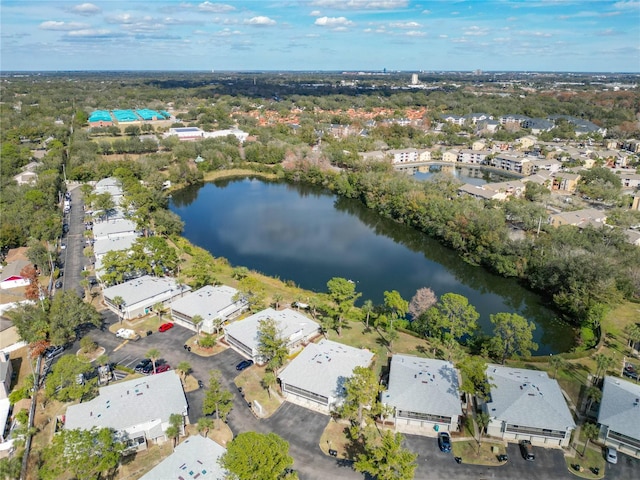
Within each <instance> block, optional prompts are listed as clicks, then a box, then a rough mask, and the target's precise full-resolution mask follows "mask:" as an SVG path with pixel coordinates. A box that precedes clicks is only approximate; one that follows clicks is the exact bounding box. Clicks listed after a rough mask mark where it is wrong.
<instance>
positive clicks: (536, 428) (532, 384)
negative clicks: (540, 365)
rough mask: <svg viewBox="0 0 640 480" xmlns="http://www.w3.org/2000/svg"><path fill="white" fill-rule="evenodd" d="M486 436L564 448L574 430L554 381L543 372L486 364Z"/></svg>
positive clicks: (573, 423)
mask: <svg viewBox="0 0 640 480" xmlns="http://www.w3.org/2000/svg"><path fill="white" fill-rule="evenodd" d="M487 378H488V380H489V384H490V385H491V394H490V398H489V400H488V401H487V402H486V403H485V404H484V405H483V408H484V410H485V412H486V413H487V414H489V416H490V421H489V426H488V427H487V433H488V435H490V436H493V437H499V438H501V439H503V440H507V441H520V440H529V441H530V442H531V443H533V444H540V445H548V446H561V447H567V446H568V445H569V440H570V439H571V432H572V431H573V429H574V428H575V427H576V424H575V422H574V421H573V417H572V416H571V411H570V410H569V407H568V406H567V403H566V401H565V399H564V397H563V395H562V391H561V390H560V386H559V385H558V382H557V381H556V380H553V379H551V378H549V376H548V375H547V373H546V372H542V371H538V370H527V369H524V368H511V367H504V366H502V365H489V366H488V368H487Z"/></svg>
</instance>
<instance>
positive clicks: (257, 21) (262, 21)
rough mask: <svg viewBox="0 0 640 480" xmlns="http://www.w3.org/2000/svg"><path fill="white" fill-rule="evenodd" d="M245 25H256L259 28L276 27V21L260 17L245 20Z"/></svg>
mask: <svg viewBox="0 0 640 480" xmlns="http://www.w3.org/2000/svg"><path fill="white" fill-rule="evenodd" d="M244 23H245V24H247V25H255V26H258V27H265V26H271V25H275V24H276V21H275V20H272V19H271V18H269V17H263V16H259V17H253V18H250V19H249V20H245V22H244Z"/></svg>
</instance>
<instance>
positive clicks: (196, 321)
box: [191, 313, 217, 334]
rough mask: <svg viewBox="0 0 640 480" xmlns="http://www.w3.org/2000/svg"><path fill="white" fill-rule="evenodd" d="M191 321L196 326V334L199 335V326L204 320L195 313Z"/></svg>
mask: <svg viewBox="0 0 640 480" xmlns="http://www.w3.org/2000/svg"><path fill="white" fill-rule="evenodd" d="M191 321H192V322H193V324H194V325H195V326H196V329H197V330H198V334H200V325H202V322H203V321H204V318H202V315H198V314H197V313H196V314H195V315H194V316H193V317H191ZM216 330H217V328H216ZM216 333H217V332H216Z"/></svg>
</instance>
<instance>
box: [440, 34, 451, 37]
mask: <svg viewBox="0 0 640 480" xmlns="http://www.w3.org/2000/svg"><path fill="white" fill-rule="evenodd" d="M438 38H449V35H444V34H443V35H438Z"/></svg>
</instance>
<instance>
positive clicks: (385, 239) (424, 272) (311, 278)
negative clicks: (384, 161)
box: [170, 178, 573, 355]
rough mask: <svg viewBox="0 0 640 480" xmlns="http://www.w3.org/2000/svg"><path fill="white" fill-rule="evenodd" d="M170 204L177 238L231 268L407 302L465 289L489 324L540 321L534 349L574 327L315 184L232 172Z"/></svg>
mask: <svg viewBox="0 0 640 480" xmlns="http://www.w3.org/2000/svg"><path fill="white" fill-rule="evenodd" d="M170 208H171V210H172V211H173V212H175V213H176V214H178V215H179V216H180V217H181V218H182V220H183V221H184V222H185V228H184V236H185V237H186V238H188V239H189V240H190V241H191V242H193V243H194V244H196V245H199V246H201V247H203V248H205V249H207V250H208V251H209V252H211V254H212V255H214V256H216V257H225V258H227V259H228V260H229V261H230V262H231V264H232V265H235V266H240V265H243V266H246V267H248V268H250V269H252V270H257V271H260V272H262V273H265V274H267V275H270V276H274V277H279V278H280V279H282V280H293V281H294V282H295V283H296V284H297V285H299V286H300V287H302V288H305V289H308V290H313V291H317V292H326V284H327V281H328V280H329V279H331V278H332V277H344V278H348V279H351V280H353V281H355V282H356V283H357V290H358V291H359V292H362V297H361V301H362V300H364V299H371V300H372V301H373V302H374V303H382V302H383V293H384V291H385V290H398V291H399V292H400V293H401V294H402V296H403V297H404V298H405V299H407V300H409V299H411V297H412V296H413V295H414V294H415V292H416V290H417V289H419V288H421V287H429V288H431V289H432V290H433V291H434V292H435V293H436V295H438V296H440V295H443V294H445V293H448V292H455V293H458V294H460V295H464V296H465V297H467V298H468V299H469V302H470V303H471V304H473V305H474V306H475V307H476V309H477V310H478V312H479V313H480V320H479V323H480V324H481V326H482V328H483V330H484V331H485V332H490V331H491V323H490V321H489V315H490V314H492V313H498V312H517V313H519V314H521V315H523V316H524V317H526V318H528V319H529V320H531V321H533V322H535V323H536V325H537V329H536V331H535V334H534V335H535V341H536V342H537V343H538V344H539V346H540V348H539V349H538V351H537V354H544V355H546V354H549V353H557V352H562V351H566V350H568V349H570V348H571V347H572V346H573V331H572V329H571V328H570V327H569V326H567V325H565V324H564V323H562V322H560V321H558V320H557V318H556V315H555V314H554V313H553V312H552V311H551V310H549V309H547V308H545V307H544V306H543V305H542V303H541V299H540V297H538V296H536V295H534V294H533V293H531V292H529V291H528V290H526V289H524V288H522V287H521V286H520V285H519V284H517V283H516V282H515V281H513V280H508V279H504V278H501V277H497V276H494V275H491V274H489V273H487V272H485V271H484V270H482V269H480V268H476V267H473V266H470V265H468V264H466V263H464V262H463V261H462V260H460V258H459V257H458V256H457V255H456V254H455V252H453V251H451V250H449V249H447V248H445V247H443V246H441V245H440V244H439V243H438V242H436V241H435V240H432V239H430V238H429V237H427V236H426V235H423V234H421V233H419V232H416V231H414V230H412V229H410V228H407V227H405V226H403V225H399V224H397V223H395V222H393V221H391V220H388V219H384V218H381V217H379V216H378V215H376V214H375V213H374V212H372V211H371V210H369V209H367V208H365V207H364V206H363V205H362V204H361V203H359V202H357V201H355V200H348V199H344V198H339V197H336V196H335V195H332V194H331V193H327V192H326V191H323V190H321V189H317V188H313V187H309V186H303V185H290V184H286V183H274V182H266V181H263V180H258V179H248V178H245V179H234V180H225V181H219V182H216V183H208V184H205V185H203V186H194V187H190V188H187V189H184V190H182V191H181V192H178V193H176V194H174V196H173V198H172V201H171V207H170Z"/></svg>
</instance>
